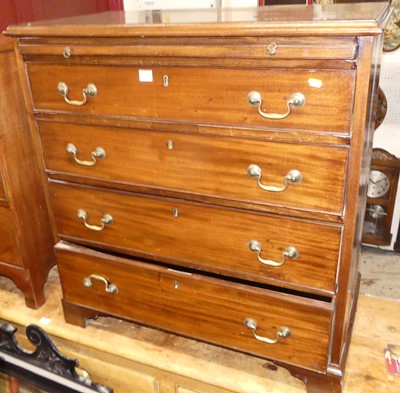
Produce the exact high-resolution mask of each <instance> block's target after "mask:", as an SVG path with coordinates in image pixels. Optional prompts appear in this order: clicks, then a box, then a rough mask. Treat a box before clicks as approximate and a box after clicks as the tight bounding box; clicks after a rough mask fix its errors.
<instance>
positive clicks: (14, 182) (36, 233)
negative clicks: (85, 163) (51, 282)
mask: <svg viewBox="0 0 400 393" xmlns="http://www.w3.org/2000/svg"><path fill="white" fill-rule="evenodd" d="M12 43H13V42H12V40H11V39H10V38H6V37H3V36H0V275H1V276H6V277H8V278H10V279H11V280H13V282H14V283H15V284H16V285H17V287H18V288H19V289H20V290H21V291H22V293H23V295H24V296H25V301H26V304H27V306H29V307H33V308H37V307H39V306H41V305H42V304H43V303H44V301H45V298H44V293H43V287H44V284H45V281H46V279H47V274H48V272H49V269H50V268H51V266H53V265H54V264H55V257H54V252H53V245H54V236H53V233H52V228H51V225H50V222H49V216H48V211H47V208H46V198H45V192H44V189H43V188H44V187H43V186H44V184H43V183H44V181H43V180H44V176H43V174H41V172H40V171H39V168H38V166H37V160H36V155H35V150H34V148H33V146H32V142H31V137H30V127H29V123H28V119H27V116H26V109H25V104H24V99H23V94H22V88H21V84H20V82H19V73H18V68H17V64H16V59H15V54H14V50H13V45H12Z"/></svg>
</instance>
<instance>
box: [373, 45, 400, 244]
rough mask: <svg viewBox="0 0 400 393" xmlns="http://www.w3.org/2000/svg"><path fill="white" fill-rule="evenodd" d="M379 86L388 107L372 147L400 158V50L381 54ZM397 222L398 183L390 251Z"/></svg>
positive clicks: (398, 212) (398, 210) (399, 213)
mask: <svg viewBox="0 0 400 393" xmlns="http://www.w3.org/2000/svg"><path fill="white" fill-rule="evenodd" d="M379 86H380V87H381V88H382V90H383V92H384V93H385V96H386V99H387V104H388V107H387V112H386V116H385V119H384V120H383V122H382V124H381V125H380V126H379V127H378V128H377V129H376V131H375V134H374V143H373V146H374V148H381V149H385V150H386V151H388V152H389V153H391V154H394V155H395V156H396V157H397V158H400V49H396V50H395V51H393V52H384V53H383V55H382V64H381V74H380V81H379ZM399 220H400V183H399V189H398V190H397V198H396V204H395V208H394V215H393V221H392V230H391V233H392V235H393V236H392V244H391V245H390V247H387V248H389V249H391V250H392V249H393V246H394V243H395V241H396V236H397V231H398V230H399Z"/></svg>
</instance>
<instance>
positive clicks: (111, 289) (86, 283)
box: [83, 274, 118, 294]
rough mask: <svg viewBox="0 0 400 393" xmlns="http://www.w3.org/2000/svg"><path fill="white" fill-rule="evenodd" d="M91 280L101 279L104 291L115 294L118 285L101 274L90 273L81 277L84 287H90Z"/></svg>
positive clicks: (91, 284)
mask: <svg viewBox="0 0 400 393" xmlns="http://www.w3.org/2000/svg"><path fill="white" fill-rule="evenodd" d="M93 280H97V281H101V282H103V283H104V285H105V291H106V292H107V293H112V294H117V293H118V287H117V286H116V285H115V284H112V283H110V282H109V281H108V280H107V279H106V278H104V277H103V276H100V275H98V274H91V275H90V276H88V277H85V278H84V279H83V285H84V286H85V287H86V288H91V287H92V286H93Z"/></svg>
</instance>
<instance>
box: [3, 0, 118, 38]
mask: <svg viewBox="0 0 400 393" xmlns="http://www.w3.org/2000/svg"><path fill="white" fill-rule="evenodd" d="M123 9H124V2H123V0H85V1H80V0H71V1H59V0H0V10H1V12H0V31H3V30H5V29H6V27H7V26H9V25H11V24H15V23H23V22H32V21H35V20H43V19H51V18H60V17H67V16H74V15H83V14H92V13H97V12H103V11H108V10H123Z"/></svg>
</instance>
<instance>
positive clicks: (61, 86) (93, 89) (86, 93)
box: [57, 82, 97, 106]
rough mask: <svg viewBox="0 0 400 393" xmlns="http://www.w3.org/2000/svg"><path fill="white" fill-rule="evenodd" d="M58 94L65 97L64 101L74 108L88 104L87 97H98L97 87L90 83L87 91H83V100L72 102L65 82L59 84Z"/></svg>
mask: <svg viewBox="0 0 400 393" xmlns="http://www.w3.org/2000/svg"><path fill="white" fill-rule="evenodd" d="M57 90H58V92H59V93H60V94H61V95H62V96H63V97H64V100H65V102H66V103H67V104H69V105H73V106H82V105H85V104H86V102H87V96H90V97H95V96H96V95H97V87H96V86H95V85H94V84H93V83H89V84H88V85H87V86H86V88H85V89H83V90H82V94H83V100H82V101H78V100H70V99H69V98H68V97H67V95H68V90H69V88H68V86H67V84H66V83H65V82H59V83H58V85H57Z"/></svg>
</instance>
